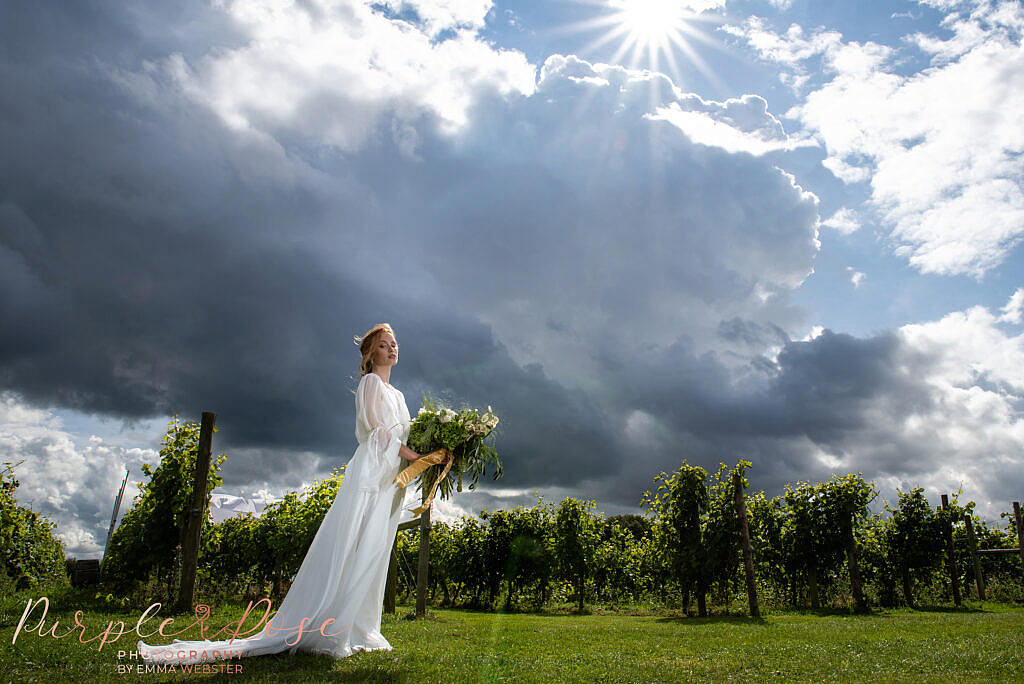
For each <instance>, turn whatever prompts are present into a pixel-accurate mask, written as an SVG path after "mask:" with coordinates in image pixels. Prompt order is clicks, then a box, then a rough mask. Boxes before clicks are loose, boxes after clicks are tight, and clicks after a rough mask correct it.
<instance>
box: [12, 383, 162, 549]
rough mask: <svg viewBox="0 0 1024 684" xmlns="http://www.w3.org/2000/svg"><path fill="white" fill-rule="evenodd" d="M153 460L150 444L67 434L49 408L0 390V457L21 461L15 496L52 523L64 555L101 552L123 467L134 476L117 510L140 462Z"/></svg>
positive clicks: (126, 500) (127, 501)
mask: <svg viewBox="0 0 1024 684" xmlns="http://www.w3.org/2000/svg"><path fill="white" fill-rule="evenodd" d="M158 460H159V456H158V454H157V452H156V451H155V450H153V449H140V448H125V447H121V446H114V445H110V444H107V443H105V441H104V440H103V439H102V438H100V437H97V436H95V435H89V436H84V435H75V434H72V433H71V432H69V431H67V430H66V429H65V428H64V426H63V424H62V421H61V419H60V418H59V417H58V416H56V415H55V414H54V413H53V411H50V410H42V409H35V408H31V407H29V406H27V405H26V404H24V403H23V402H22V401H21V400H20V399H19V398H18V397H17V396H16V395H15V394H13V393H10V392H7V393H4V394H2V395H0V461H11V462H15V463H17V462H18V461H23V463H22V464H21V465H20V466H18V467H17V468H15V477H16V478H17V479H18V481H19V482H20V483H21V484H20V486H19V487H18V489H17V490H16V492H15V495H16V498H17V500H18V502H19V503H20V504H21V505H23V506H28V507H29V508H31V509H32V510H34V511H36V512H38V513H41V514H43V515H46V516H47V517H49V518H50V520H52V521H53V522H55V523H57V528H56V529H55V534H56V535H57V536H58V537H59V538H60V539H61V541H62V542H63V543H64V551H65V554H66V555H68V556H76V557H79V558H81V557H89V558H99V557H100V555H101V554H102V552H103V543H104V541H105V540H106V532H107V528H108V526H109V524H110V514H111V511H112V510H113V505H114V497H115V496H116V495H117V491H118V489H119V488H120V486H121V480H122V479H123V478H124V472H125V471H124V469H125V467H128V468H129V469H130V470H131V472H132V473H133V475H131V476H130V477H129V480H128V485H127V487H126V488H125V492H124V497H123V500H122V504H121V513H122V514H123V513H124V512H125V511H126V510H128V508H129V507H130V505H131V501H132V498H133V497H134V496H135V494H137V493H138V486H137V484H136V483H137V482H138V478H139V475H141V472H140V468H141V465H142V464H143V463H149V464H155V463H157V462H158Z"/></svg>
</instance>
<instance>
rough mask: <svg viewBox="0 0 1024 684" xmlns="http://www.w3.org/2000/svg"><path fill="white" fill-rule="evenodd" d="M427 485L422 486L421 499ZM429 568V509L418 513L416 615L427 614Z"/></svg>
mask: <svg viewBox="0 0 1024 684" xmlns="http://www.w3.org/2000/svg"><path fill="white" fill-rule="evenodd" d="M428 489H429V488H428V487H426V486H425V485H424V487H423V501H424V502H426V500H427V491H428ZM429 570H430V509H429V508H428V509H427V510H425V511H423V512H422V513H420V559H419V565H418V566H417V568H416V617H425V616H426V614H427V573H428V572H429Z"/></svg>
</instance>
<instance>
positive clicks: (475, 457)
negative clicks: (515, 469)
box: [408, 396, 502, 499]
mask: <svg viewBox="0 0 1024 684" xmlns="http://www.w3.org/2000/svg"><path fill="white" fill-rule="evenodd" d="M497 424H498V417H497V416H496V415H494V413H492V412H491V407H490V406H488V407H487V411H486V412H485V413H481V412H480V411H478V410H477V409H473V408H466V409H462V410H461V411H454V410H452V409H450V408H448V407H447V406H444V405H442V404H440V403H439V402H437V401H436V400H435V399H434V398H433V397H429V396H424V397H423V406H422V407H421V408H420V411H419V414H418V415H417V416H416V419H415V420H414V421H413V422H412V425H411V426H410V428H409V440H408V446H409V448H410V449H412V450H413V451H415V452H416V453H418V454H429V453H430V452H432V451H437V450H438V449H442V448H444V449H448V450H449V451H450V452H452V468H451V472H450V473H449V477H447V478H445V480H444V481H443V482H442V483H441V484H440V485H439V486H438V491H439V492H440V495H441V498H442V499H447V498H448V497H449V496H451V493H452V490H453V489H455V490H456V491H459V492H461V491H462V484H463V478H464V477H465V478H472V481H471V482H470V484H469V488H470V489H473V488H475V487H476V484H477V482H478V481H479V480H480V476H481V475H483V474H484V472H485V471H486V469H487V466H489V465H492V466H494V473H493V477H494V479H495V480H497V479H498V478H499V477H501V474H502V470H501V460H500V459H499V458H498V452H497V451H495V450H494V448H493V447H491V446H489V445H487V444H484V440H485V439H487V437H488V436H489V435H490V434H491V433H492V432H493V431H494V428H495V426H497ZM442 469H443V466H432V467H430V468H428V469H427V470H426V471H425V472H424V473H423V475H422V476H421V478H420V486H421V487H422V488H424V489H430V488H431V487H433V485H434V479H435V478H437V477H438V475H439V474H440V473H441V470H442ZM453 480H454V482H453Z"/></svg>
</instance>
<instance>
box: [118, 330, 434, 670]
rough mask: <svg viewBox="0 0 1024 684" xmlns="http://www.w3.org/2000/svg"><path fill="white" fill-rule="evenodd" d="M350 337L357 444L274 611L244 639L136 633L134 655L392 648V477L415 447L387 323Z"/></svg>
mask: <svg viewBox="0 0 1024 684" xmlns="http://www.w3.org/2000/svg"><path fill="white" fill-rule="evenodd" d="M354 341H355V343H357V344H359V350H360V352H362V355H363V358H362V361H361V362H360V364H359V371H360V375H361V376H362V377H361V378H360V380H359V386H358V388H357V389H356V392H355V394H356V397H355V400H356V439H357V440H358V441H359V446H358V448H357V449H356V452H355V454H354V455H353V456H352V459H351V460H350V461H349V463H348V466H347V467H346V468H345V475H344V477H343V478H342V481H341V486H340V487H339V489H338V494H337V496H336V497H335V499H334V503H333V504H332V505H331V508H330V509H329V510H328V511H327V514H326V515H325V516H324V520H323V522H322V523H321V524H320V529H319V530H317V533H316V536H315V537H314V538H313V543H312V544H311V545H310V547H309V550H308V551H307V552H306V557H305V558H304V559H303V561H302V565H301V566H300V567H299V572H298V574H296V575H295V580H294V581H293V582H292V585H291V588H290V589H289V590H288V593H287V595H286V596H285V597H284V600H283V601H282V602H281V607H280V608H279V609H278V611H277V613H276V614H275V615H274V617H273V618H272V619H271V620H270V622H269V623H268V624H267V626H265V627H264V628H263V629H262V630H261V631H260V633H258V634H256V635H254V636H252V637H249V638H248V639H235V640H234V641H229V640H224V641H210V640H203V641H180V640H178V639H175V640H174V642H173V643H171V644H168V645H165V646H149V645H147V644H145V643H143V642H142V641H139V642H138V650H139V656H140V657H141V658H143V659H145V660H146V661H148V662H151V663H155V664H160V663H169V664H181V665H186V664H195V663H201V662H206V661H210V660H222V659H227V658H238V657H242V656H257V655H266V654H269V653H280V652H283V651H288V652H289V653H294V652H295V651H296V650H301V651H309V652H313V653H326V654H329V655H331V656H333V657H335V658H345V657H348V656H350V655H352V653H354V652H355V651H374V650H378V649H386V650H391V644H389V643H388V640H387V639H385V638H384V636H383V635H382V634H381V633H380V621H381V606H382V604H383V600H384V584H385V580H386V578H387V571H388V562H389V560H390V555H391V547H392V544H394V541H395V534H396V533H397V531H398V519H399V517H400V515H401V512H402V502H403V500H404V490H403V489H401V488H400V487H399V486H398V485H396V484H393V480H394V479H395V476H396V475H398V472H399V470H401V463H402V460H403V459H404V460H406V461H415V460H417V459H418V458H420V454H417V453H416V452H414V451H413V450H412V449H410V448H409V447H407V446H406V445H405V442H406V440H407V439H408V437H409V425H410V420H409V409H408V408H407V407H406V405H405V396H404V395H403V394H402V393H401V392H400V391H399V390H397V389H396V388H394V387H392V386H391V385H390V384H389V381H390V379H391V368H392V366H394V365H395V364H396V363H398V342H397V341H395V335H394V332H393V331H392V329H391V326H389V325H388V324H387V323H379V324H377V325H375V326H374V327H373V328H371V329H370V330H369V331H367V333H366V334H365V335H363V336H362V337H356V338H354ZM300 623H302V624H304V626H303V627H302V628H301V629H300V628H299V627H300ZM279 630H280V631H279Z"/></svg>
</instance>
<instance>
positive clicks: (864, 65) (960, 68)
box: [731, 3, 1024, 278]
mask: <svg viewBox="0 0 1024 684" xmlns="http://www.w3.org/2000/svg"><path fill="white" fill-rule="evenodd" d="M957 17H959V15H951V19H950V20H949V21H948V22H947V23H949V24H950V25H951V26H952V30H953V31H954V38H952V39H950V40H948V41H939V40H937V39H933V38H929V37H927V36H922V35H920V34H915V35H914V36H911V37H909V40H910V42H911V43H913V44H914V45H917V46H919V47H920V48H922V49H925V50H927V51H929V52H930V53H931V54H933V55H934V56H935V58H936V60H937V62H938V63H937V65H936V66H933V67H931V68H928V69H925V70H923V71H920V72H918V73H916V74H912V75H903V74H901V73H899V72H898V71H897V70H896V65H895V60H894V57H895V52H894V51H893V50H892V49H891V48H889V47H887V46H883V45H878V44H874V43H866V44H860V43H856V42H844V41H842V39H841V36H839V35H838V34H836V33H835V32H833V31H827V32H819V33H816V34H813V35H812V36H810V37H806V36H804V33H803V31H802V30H800V29H799V27H790V29H789V30H788V31H787V32H786V33H785V34H782V35H780V34H776V33H774V32H772V31H770V30H768V29H766V28H765V26H764V24H763V22H761V21H755V20H752V21H749V22H748V23H747V24H746V25H744V26H743V27H733V28H732V29H731V30H732V32H733V33H734V34H736V35H741V36H743V37H744V38H745V39H746V40H747V41H748V42H749V43H750V44H751V46H753V47H754V48H755V49H756V50H757V51H758V53H759V54H760V56H761V57H762V58H764V59H768V60H771V61H775V62H778V63H780V64H782V65H784V66H786V67H788V68H790V69H791V70H792V73H794V74H797V75H800V74H803V73H805V71H806V69H805V67H804V65H803V62H805V61H807V60H809V59H811V58H812V57H817V56H820V57H821V58H822V60H823V67H824V69H825V71H826V74H827V75H828V76H830V77H831V78H830V80H828V81H827V82H825V83H824V84H823V85H820V86H819V87H817V89H816V90H813V91H812V92H810V93H809V94H808V95H807V97H806V99H805V100H804V102H803V103H802V104H800V105H798V106H796V107H794V108H793V109H792V110H791V111H790V112H788V113H787V116H789V117H792V118H796V119H798V120H800V121H801V123H803V125H804V126H805V127H806V128H807V129H808V130H809V131H811V132H813V133H814V134H815V135H816V136H817V137H818V138H819V139H820V140H821V141H822V142H823V143H824V144H825V146H826V148H827V150H828V159H826V161H825V166H826V167H827V168H829V169H830V170H831V171H833V173H835V174H836V175H837V176H838V177H839V178H840V179H842V180H843V181H845V182H848V183H854V182H861V181H865V180H870V184H871V205H872V207H873V208H874V209H875V210H876V211H877V212H878V213H879V215H880V217H881V218H882V220H883V221H884V223H886V224H887V225H889V226H890V227H891V229H892V233H891V235H892V238H893V242H894V244H895V250H896V253H897V254H898V255H900V256H903V257H905V258H906V259H907V260H908V261H909V262H910V263H911V264H912V265H913V266H915V267H916V268H917V269H919V270H920V271H922V272H925V273H940V274H968V275H972V276H975V277H978V278H980V277H982V276H983V275H984V274H985V273H986V272H987V271H989V270H991V269H992V268H994V267H996V266H997V265H998V264H1000V263H1001V262H1002V261H1003V260H1004V259H1005V257H1006V255H1007V253H1008V252H1009V251H1010V250H1011V249H1013V248H1014V246H1015V245H1017V244H1018V243H1019V242H1020V241H1021V239H1024V192H1022V190H1021V179H1022V177H1024V165H1022V161H1021V160H1022V156H1021V155H1022V153H1024V135H1022V131H1024V46H1022V45H1021V34H1020V28H1021V26H1022V25H1024V19H1022V11H1021V9H1020V7H1019V6H1015V5H1014V3H1002V4H999V5H994V4H988V3H985V4H982V5H979V6H978V7H976V8H974V10H973V12H972V14H970V16H969V17H968V18H961V19H958V18H957Z"/></svg>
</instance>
